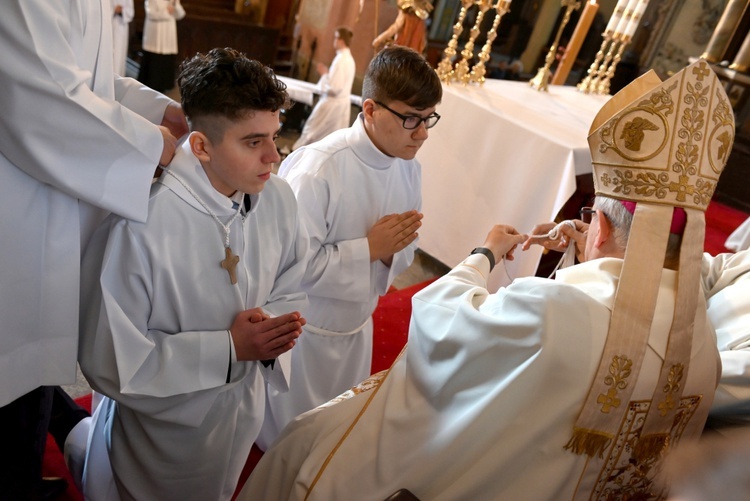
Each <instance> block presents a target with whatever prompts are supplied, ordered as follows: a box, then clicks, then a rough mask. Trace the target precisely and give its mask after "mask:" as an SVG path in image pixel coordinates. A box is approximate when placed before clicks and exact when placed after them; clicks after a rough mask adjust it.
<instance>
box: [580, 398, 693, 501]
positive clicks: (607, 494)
mask: <svg viewBox="0 0 750 501" xmlns="http://www.w3.org/2000/svg"><path fill="white" fill-rule="evenodd" d="M700 401H701V396H700V395H694V396H687V397H683V398H681V399H680V402H679V407H678V409H677V413H676V415H675V420H674V424H673V426H672V429H671V430H670V443H671V444H673V446H674V445H676V444H677V443H678V442H679V440H680V438H681V437H682V434H683V432H684V430H685V427H686V426H687V424H688V422H689V421H690V419H691V418H692V417H693V415H694V414H695V412H696V410H697V409H698V405H699V404H700ZM650 406H651V403H650V402H649V401H633V402H630V404H629V405H628V409H627V411H626V413H625V416H624V417H623V420H622V423H621V424H620V428H619V430H618V433H617V435H616V437H615V443H614V445H613V447H612V449H611V452H610V454H609V455H608V456H607V457H606V458H605V460H604V462H603V463H599V464H600V466H601V471H600V473H599V476H598V478H597V480H596V484H595V486H594V489H593V491H592V492H591V495H590V497H589V499H590V500H596V501H610V500H622V499H638V500H654V501H656V500H662V499H664V498H665V497H666V495H667V492H662V491H659V490H658V489H657V488H656V486H655V485H654V479H655V478H656V476H657V475H658V474H659V473H660V471H661V467H662V462H661V461H659V460H649V461H648V462H646V463H639V464H636V462H635V461H632V460H631V454H632V451H633V448H634V446H635V444H636V443H637V441H638V439H639V438H640V436H641V431H642V428H643V423H644V422H645V420H646V414H647V413H648V410H649V407H650ZM592 466H593V467H596V466H594V465H592Z"/></svg>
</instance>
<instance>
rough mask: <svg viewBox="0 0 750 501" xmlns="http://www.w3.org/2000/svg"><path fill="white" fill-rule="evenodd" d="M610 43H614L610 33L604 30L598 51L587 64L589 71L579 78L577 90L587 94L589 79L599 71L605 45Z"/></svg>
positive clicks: (589, 86)
mask: <svg viewBox="0 0 750 501" xmlns="http://www.w3.org/2000/svg"><path fill="white" fill-rule="evenodd" d="M610 43H614V42H612V33H611V32H605V33H604V41H603V42H602V45H601V47H599V52H597V53H596V57H595V58H594V62H593V63H591V66H589V71H588V73H587V74H586V77H585V78H584V79H583V80H581V83H579V84H578V90H579V91H581V92H583V93H584V94H588V93H589V92H590V91H591V90H592V88H591V81H592V80H593V79H594V77H595V76H596V74H597V73H598V72H599V65H600V64H602V60H603V59H604V53H605V52H606V51H607V47H608V46H609V44H610Z"/></svg>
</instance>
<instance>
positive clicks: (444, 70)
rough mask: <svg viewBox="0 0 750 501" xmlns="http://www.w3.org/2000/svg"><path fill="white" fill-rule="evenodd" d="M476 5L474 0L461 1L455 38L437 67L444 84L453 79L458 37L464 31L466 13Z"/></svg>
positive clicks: (455, 25) (454, 30) (452, 38)
mask: <svg viewBox="0 0 750 501" xmlns="http://www.w3.org/2000/svg"><path fill="white" fill-rule="evenodd" d="M473 3H474V0H461V11H460V12H459V13H458V19H457V20H456V24H454V25H453V37H451V40H450V42H448V46H447V47H446V48H445V50H444V51H443V60H442V61H440V64H439V65H438V67H437V74H438V77H439V78H440V80H441V81H442V82H445V83H450V81H451V79H452V78H453V74H454V73H453V57H454V56H455V55H456V48H457V47H458V37H459V36H460V35H461V33H462V32H463V30H464V19H465V18H466V11H467V10H468V9H469V7H471V5H472V4H473Z"/></svg>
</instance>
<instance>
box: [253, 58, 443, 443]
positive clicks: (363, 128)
mask: <svg viewBox="0 0 750 501" xmlns="http://www.w3.org/2000/svg"><path fill="white" fill-rule="evenodd" d="M441 98H442V86H441V83H440V80H439V79H438V78H437V75H436V73H435V70H434V69H432V68H431V67H430V66H429V64H428V63H427V61H425V59H424V58H423V57H422V56H421V55H419V54H417V53H416V52H414V51H413V50H411V49H409V48H407V47H401V46H394V47H391V48H387V49H385V50H383V51H382V52H380V53H379V54H377V55H376V56H375V57H374V58H373V60H372V61H371V62H370V66H369V68H368V70H367V72H366V74H365V78H364V85H363V89H362V99H363V102H362V113H360V115H359V116H358V117H357V119H356V120H355V122H354V124H353V125H352V126H351V127H350V128H348V129H344V130H340V131H337V132H334V133H333V134H331V135H330V136H328V137H327V138H325V139H323V140H322V141H320V142H317V143H313V144H311V145H308V146H305V147H304V148H300V149H299V150H296V151H294V152H293V153H292V154H291V155H290V156H289V157H287V158H286V160H285V161H284V162H283V164H282V166H281V168H280V170H279V172H280V175H281V177H283V178H284V179H286V180H287V181H289V184H290V185H291V186H292V189H293V190H294V192H295V194H296V195H297V200H298V201H299V204H300V212H301V216H300V217H301V218H302V221H303V222H304V224H305V227H306V228H307V231H308V233H309V235H310V256H309V258H308V259H309V261H308V265H307V271H306V273H305V278H304V280H303V282H302V289H303V290H305V291H306V292H307V293H308V296H309V298H310V306H309V308H306V309H305V310H304V311H303V312H302V313H303V315H304V316H305V318H306V319H307V322H308V323H307V326H306V328H305V335H304V336H302V338H301V339H300V343H299V345H298V346H297V347H296V348H295V350H294V351H293V352H292V376H291V377H292V383H291V388H290V391H289V393H286V394H278V393H277V392H275V391H273V390H271V391H269V394H268V403H269V413H268V416H267V417H266V422H265V423H264V425H263V431H262V433H261V436H260V439H259V441H258V444H259V446H260V447H261V448H265V447H267V446H268V445H269V444H270V442H271V441H272V440H273V438H275V436H276V435H277V434H278V432H279V431H281V429H282V428H283V427H284V425H286V423H287V422H289V421H290V420H291V419H292V418H294V417H295V416H296V415H298V414H300V413H302V412H304V411H307V410H309V409H312V408H313V407H315V406H316V405H319V404H322V403H323V402H325V401H327V400H328V399H330V398H332V397H334V396H336V395H338V394H339V393H341V392H342V391H344V390H346V389H348V388H350V387H351V386H353V385H355V384H357V383H358V382H359V381H361V380H362V379H364V378H366V377H367V376H369V374H370V367H371V363H372V318H371V317H372V312H373V310H374V309H375V307H376V306H377V302H378V297H379V296H381V295H382V294H385V293H386V292H387V291H388V287H389V286H390V284H391V283H392V282H393V279H394V278H395V277H396V276H398V274H399V273H401V272H402V271H404V270H405V269H406V268H407V267H408V266H409V265H410V264H411V262H412V260H413V259H414V250H415V249H416V248H417V242H416V239H417V233H416V232H417V230H418V228H419V227H420V225H421V219H422V214H420V213H419V210H420V208H421V205H422V194H421V189H422V173H421V167H420V165H419V162H418V161H417V160H416V159H415V156H416V154H417V151H419V148H420V147H421V146H422V144H423V143H424V142H425V141H426V140H427V138H428V136H429V134H428V131H427V129H428V128H429V127H431V126H433V125H435V124H436V123H437V121H438V119H439V116H438V115H437V114H436V113H435V108H436V106H437V104H438V103H439V102H440V99H441Z"/></svg>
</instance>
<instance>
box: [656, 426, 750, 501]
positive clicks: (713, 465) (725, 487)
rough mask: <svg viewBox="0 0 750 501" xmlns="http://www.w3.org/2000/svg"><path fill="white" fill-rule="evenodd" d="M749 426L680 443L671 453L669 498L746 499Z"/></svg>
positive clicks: (749, 489)
mask: <svg viewBox="0 0 750 501" xmlns="http://www.w3.org/2000/svg"><path fill="white" fill-rule="evenodd" d="M749 454H750V430H740V429H739V428H738V429H737V430H735V432H733V433H731V434H729V435H727V436H725V435H720V434H718V433H715V434H710V435H704V437H703V438H702V439H701V440H700V442H691V443H685V444H680V445H679V446H678V447H677V448H676V449H675V450H674V451H673V452H672V454H671V455H670V456H669V458H668V459H667V463H666V465H665V469H664V478H663V481H665V482H667V483H668V484H669V486H670V489H669V497H668V498H667V500H668V501H706V500H710V499H717V500H718V499H721V500H722V501H746V500H747V499H750V461H748V459H747V458H748V455H749Z"/></svg>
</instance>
